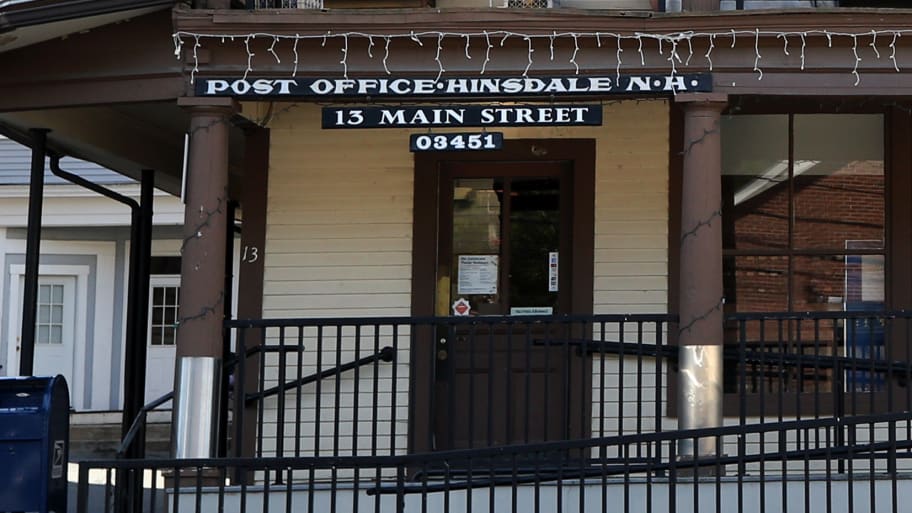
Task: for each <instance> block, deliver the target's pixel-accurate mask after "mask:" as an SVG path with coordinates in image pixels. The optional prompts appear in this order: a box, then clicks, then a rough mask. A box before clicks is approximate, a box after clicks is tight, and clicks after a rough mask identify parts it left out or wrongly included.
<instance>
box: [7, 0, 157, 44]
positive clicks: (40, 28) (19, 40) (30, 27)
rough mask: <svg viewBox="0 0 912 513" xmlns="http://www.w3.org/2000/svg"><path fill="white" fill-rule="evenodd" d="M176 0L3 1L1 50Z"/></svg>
mask: <svg viewBox="0 0 912 513" xmlns="http://www.w3.org/2000/svg"><path fill="white" fill-rule="evenodd" d="M174 4H175V1H174V0H33V1H29V2H15V3H6V4H0V52H6V51H9V50H14V49H16V48H22V47H25V46H29V45H33V44H36V43H41V42H43V41H49V40H51V39H55V38H59V37H65V36H68V35H70V34H77V33H80V32H84V31H86V30H91V29H93V28H96V27H100V26H102V25H108V24H111V23H116V22H119V21H123V20H127V19H130V18H134V17H137V16H142V15H144V14H148V13H151V12H155V11H160V10H164V9H170V8H171V7H173V6H174Z"/></svg>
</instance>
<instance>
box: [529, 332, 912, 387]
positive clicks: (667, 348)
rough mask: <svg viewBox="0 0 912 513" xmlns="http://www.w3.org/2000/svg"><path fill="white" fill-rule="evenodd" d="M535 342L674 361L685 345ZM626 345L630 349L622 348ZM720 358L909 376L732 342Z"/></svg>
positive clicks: (898, 368) (873, 364)
mask: <svg viewBox="0 0 912 513" xmlns="http://www.w3.org/2000/svg"><path fill="white" fill-rule="evenodd" d="M533 343H534V344H535V345H551V346H556V347H564V346H567V347H570V346H572V347H576V348H579V350H580V352H585V353H587V354H590V355H591V354H594V353H605V354H613V355H625V356H647V357H654V358H659V357H664V358H667V359H668V360H671V361H674V362H676V361H677V360H679V359H680V352H679V351H680V349H681V348H682V347H685V346H679V345H673V344H667V345H657V344H642V343H639V342H614V341H607V340H606V341H599V340H586V339H547V340H541V339H539V340H535V341H533ZM626 347H629V348H630V349H625V348H626ZM722 359H723V360H728V361H737V362H744V363H763V364H771V365H772V364H788V365H789V366H792V367H802V368H806V367H813V368H819V369H831V368H832V369H838V370H858V371H876V372H885V373H890V374H891V375H893V376H895V377H908V378H912V365H910V363H909V362H903V361H899V360H895V361H892V362H891V361H889V360H872V359H869V358H857V357H852V356H838V355H814V354H797V353H780V352H778V351H744V352H743V353H742V352H741V348H740V344H739V343H737V342H733V343H730V344H724V345H723V348H722Z"/></svg>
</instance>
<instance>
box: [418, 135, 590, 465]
mask: <svg viewBox="0 0 912 513" xmlns="http://www.w3.org/2000/svg"><path fill="white" fill-rule="evenodd" d="M595 156H596V144H595V140H593V139H517V140H508V141H504V145H503V149H501V150H498V151H490V152H428V153H416V154H415V180H414V204H413V205H414V208H413V212H412V217H413V225H412V304H411V311H412V315H413V316H416V317H430V316H433V315H434V313H435V311H434V307H435V304H436V286H437V278H436V275H437V264H438V255H437V238H438V233H437V232H438V226H437V211H438V208H439V204H438V202H439V196H440V194H439V188H440V169H441V165H442V163H444V162H454V161H460V162H505V161H510V162H523V161H526V162H548V161H566V162H569V163H570V165H571V167H572V171H571V176H572V185H571V186H572V190H573V204H572V207H571V208H572V212H571V214H570V215H571V221H572V226H573V228H572V235H571V238H572V240H573V252H572V255H571V262H570V266H569V267H570V268H572V269H573V276H572V278H571V279H572V282H571V290H572V291H573V292H572V295H571V297H570V311H571V312H573V313H574V314H580V315H587V314H592V311H593V278H594V265H595ZM413 331H414V333H413V343H412V346H411V353H410V362H411V366H412V367H411V372H410V373H409V390H410V392H409V410H410V412H409V451H410V452H413V453H414V452H425V451H430V450H431V449H432V447H433V446H432V436H431V435H432V431H433V422H434V420H433V411H432V408H430V407H428V406H429V405H431V404H432V399H431V398H432V396H433V393H434V379H435V376H434V369H433V367H434V366H433V365H429V364H428V363H429V362H432V361H433V351H434V347H433V345H431V344H422V343H420V341H421V340H429V339H428V338H426V336H428V335H429V334H428V333H423V330H421V329H415V330H413ZM584 367H585V366H584ZM584 404H586V405H588V404H589V401H588V400H585V401H584Z"/></svg>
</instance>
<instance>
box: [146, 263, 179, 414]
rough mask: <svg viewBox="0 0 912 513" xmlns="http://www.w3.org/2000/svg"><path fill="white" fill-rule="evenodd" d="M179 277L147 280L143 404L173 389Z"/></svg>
mask: <svg viewBox="0 0 912 513" xmlns="http://www.w3.org/2000/svg"><path fill="white" fill-rule="evenodd" d="M179 303H180V276H174V275H168V276H166V275H157V276H152V277H151V278H150V280H149V334H148V346H147V349H146V402H147V403H148V402H151V401H153V400H155V399H158V398H159V397H161V396H163V395H165V394H167V393H168V392H170V391H172V390H173V389H174V355H175V348H176V346H175V342H176V338H177V312H178V307H179Z"/></svg>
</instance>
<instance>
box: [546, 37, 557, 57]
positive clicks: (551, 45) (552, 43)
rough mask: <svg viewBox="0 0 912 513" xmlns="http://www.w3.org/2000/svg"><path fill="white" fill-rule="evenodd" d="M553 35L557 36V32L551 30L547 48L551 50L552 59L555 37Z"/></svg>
mask: <svg viewBox="0 0 912 513" xmlns="http://www.w3.org/2000/svg"><path fill="white" fill-rule="evenodd" d="M555 36H557V34H556V33H554V32H552V33H551V35H550V36H548V38H549V39H550V40H551V42H550V43H549V46H548V49H549V51H550V52H551V60H552V61H553V60H554V38H555Z"/></svg>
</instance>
